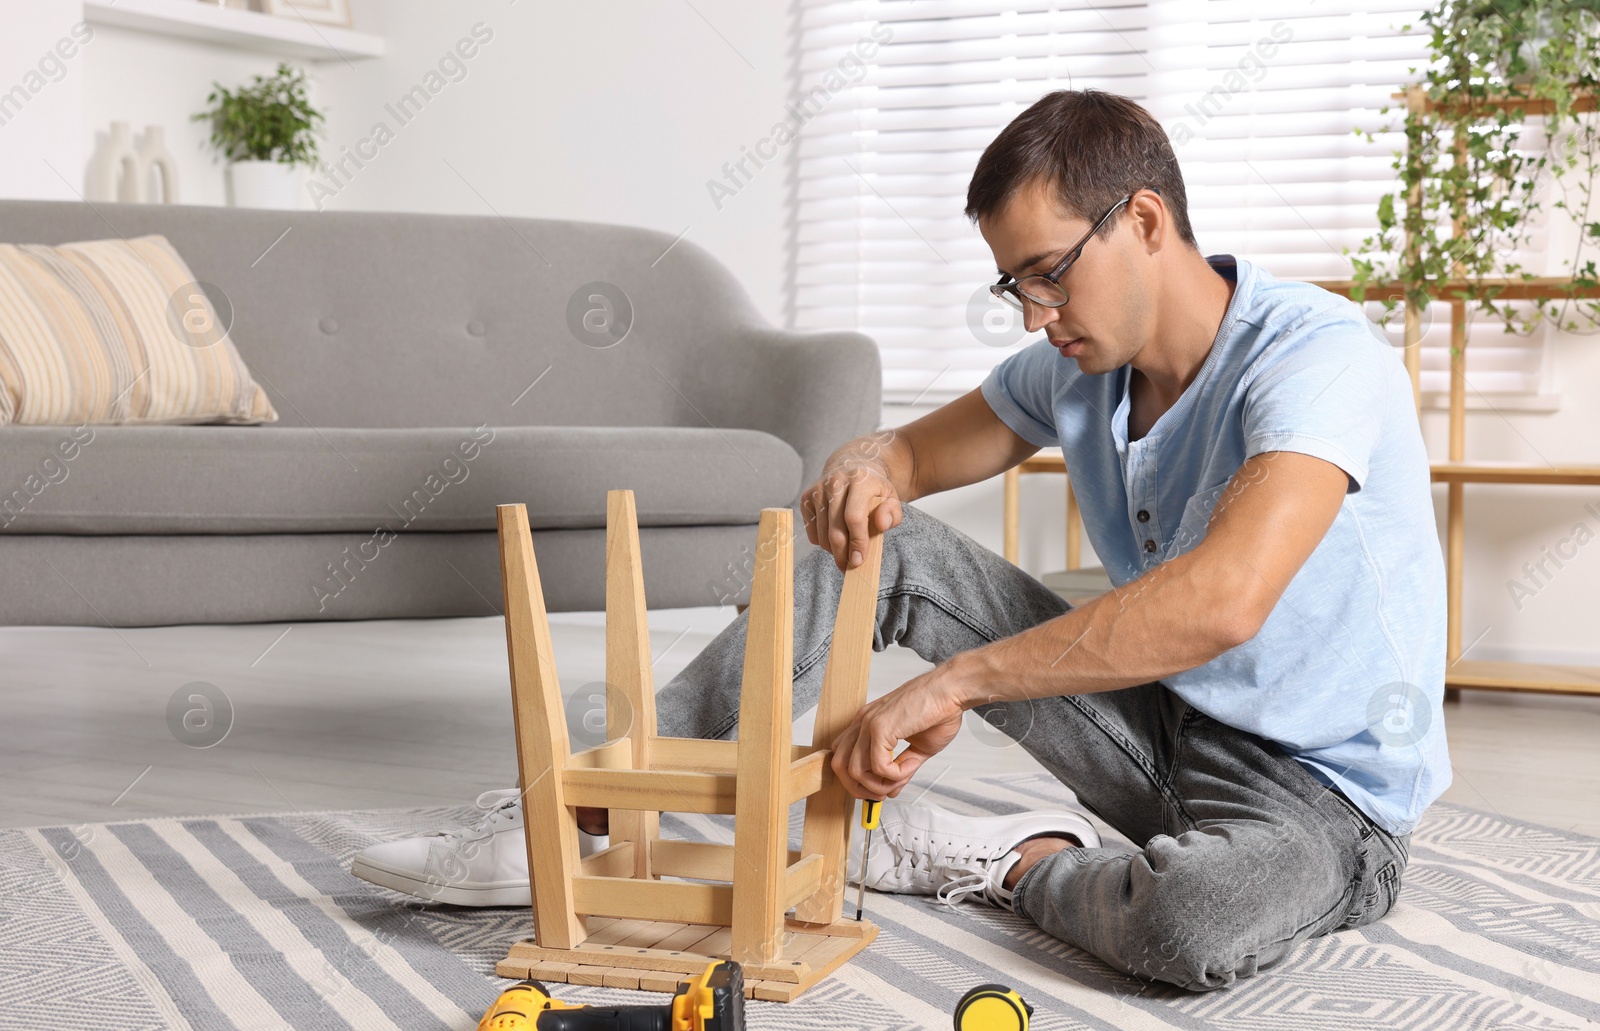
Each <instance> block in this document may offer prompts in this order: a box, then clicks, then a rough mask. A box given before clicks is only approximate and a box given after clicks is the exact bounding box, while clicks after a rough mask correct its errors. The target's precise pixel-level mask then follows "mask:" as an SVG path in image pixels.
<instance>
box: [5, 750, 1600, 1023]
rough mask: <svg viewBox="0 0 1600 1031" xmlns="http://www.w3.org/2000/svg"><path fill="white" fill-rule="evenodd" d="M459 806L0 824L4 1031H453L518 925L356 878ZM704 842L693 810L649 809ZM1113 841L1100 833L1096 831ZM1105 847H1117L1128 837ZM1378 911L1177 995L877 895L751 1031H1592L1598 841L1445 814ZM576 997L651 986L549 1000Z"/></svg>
mask: <svg viewBox="0 0 1600 1031" xmlns="http://www.w3.org/2000/svg"><path fill="white" fill-rule="evenodd" d="M929 797H930V799H931V800H934V801H937V802H939V803H940V804H942V805H944V806H946V807H948V808H952V809H956V810H966V811H971V812H977V811H980V810H979V808H978V807H977V805H976V804H975V803H977V802H978V801H979V800H980V799H981V800H983V801H984V803H985V807H986V808H988V809H990V811H1002V812H1012V811H1020V810H1023V809H1037V808H1041V807H1044V806H1052V805H1059V804H1063V803H1065V802H1066V801H1067V800H1068V799H1069V798H1070V796H1068V795H1067V793H1066V791H1065V789H1064V788H1062V787H1060V786H1059V785H1058V784H1056V783H1055V782H1054V781H1053V780H1051V779H1049V778H1048V777H1044V776H1042V775H1041V776H1038V777H1022V778H992V779H987V780H985V781H984V782H982V784H981V785H980V784H968V785H966V787H965V788H963V787H961V786H959V785H958V786H952V785H947V784H943V783H940V784H938V785H936V786H935V788H934V789H933V790H932V792H931V794H930V796H929ZM471 815H472V810H471V809H470V807H468V808H465V809H462V808H452V809H431V810H423V811H405V812H394V811H389V812H360V813H309V814H296V815H291V816H253V817H241V818H225V817H214V818H194V819H172V820H151V821H141V822H132V823H119V824H99V825H88V826H81V827H75V828H65V827H60V828H44V829H38V830H11V831H0V1027H4V1028H27V1029H30V1031H32V1029H44V1028H49V1029H68V1028H70V1029H72V1031H102V1029H104V1031H111V1029H116V1031H136V1029H146V1028H150V1029H155V1028H195V1029H210V1028H229V1029H231V1028H241V1029H245V1028H284V1027H292V1028H316V1029H322V1028H354V1029H360V1031H369V1029H374V1031H375V1029H380V1028H429V1029H437V1028H453V1029H463V1031H470V1029H472V1028H475V1027H476V1025H477V1020H478V1018H479V1017H480V1016H481V1015H482V1013H483V1011H484V1009H485V1008H486V1007H487V1006H488V1004H489V1003H490V1002H491V1001H492V1000H493V999H494V997H495V996H496V994H497V993H498V991H499V989H500V988H501V987H502V986H503V985H505V984H508V983H509V982H504V981H501V980H500V979H498V978H496V977H494V975H493V967H494V963H495V961H496V960H497V959H499V958H501V957H502V956H503V955H504V953H505V948H506V946H507V945H508V944H509V943H510V942H511V941H513V940H515V939H516V938H518V937H521V936H524V935H526V934H527V933H528V932H529V930H530V927H531V921H530V918H529V916H528V914H527V912H526V911H524V910H467V909H458V908H453V907H447V906H426V905H421V904H416V905H408V904H406V903H405V901H404V899H403V897H402V896H399V895H394V894H390V893H388V892H385V891H383V890H382V889H378V888H375V887H372V886H370V885H367V884H365V883H363V882H361V881H358V880H356V879H355V878H353V877H351V876H350V875H349V874H348V873H347V872H346V867H347V866H348V864H349V860H350V857H351V856H352V855H353V854H354V853H355V852H356V851H358V850H359V849H361V848H362V847H364V846H366V845H368V844H370V843H372V842H374V841H379V840H386V839H390V838H396V837H404V836H407V835H410V834H414V833H419V832H422V831H425V830H431V829H435V828H438V827H440V826H447V825H453V824H460V823H463V822H468V821H469V819H470V817H471ZM666 827H667V829H668V831H669V833H671V832H674V831H675V832H677V833H679V834H682V835H684V836H693V837H702V838H706V837H715V836H718V834H719V832H720V829H721V828H720V826H719V825H718V824H717V823H716V822H714V821H712V820H708V819H705V818H695V817H689V818H682V819H679V818H676V817H674V818H669V819H668V821H667V823H666ZM1107 840H1108V842H1114V841H1118V840H1119V839H1117V838H1116V837H1115V836H1114V835H1112V836H1110V837H1108V839H1107ZM1124 844H1125V842H1124ZM1412 857H1413V858H1412V862H1411V866H1410V868H1409V869H1408V870H1407V874H1406V880H1405V888H1404V892H1403V894H1402V896H1401V900H1400V903H1399V905H1398V906H1397V907H1396V908H1395V910H1394V911H1393V912H1392V913H1391V914H1390V915H1389V916H1388V917H1387V918H1386V919H1385V920H1383V921H1381V922H1380V923H1378V924H1376V925H1373V926H1369V927H1365V928H1362V929H1360V930H1356V931H1345V932H1341V933H1339V934H1336V935H1332V936H1329V937H1326V938H1322V939H1319V940H1317V941H1313V942H1308V943H1307V944H1305V945H1304V946H1302V947H1301V949H1300V950H1299V951H1298V952H1297V953H1296V954H1295V955H1294V956H1293V957H1292V958H1291V959H1290V960H1289V961H1287V962H1286V963H1285V964H1283V965H1282V966H1281V967H1279V968H1277V969H1275V970H1273V971H1270V972H1268V973H1266V974H1263V975H1260V976H1258V977H1256V978H1253V979H1249V980H1246V981H1241V982H1239V983H1238V984H1236V985H1235V986H1233V987H1231V988H1229V989H1225V990H1223V991H1219V992H1212V993H1208V994H1202V995H1191V994H1188V993H1185V992H1182V991H1181V990H1178V989H1172V988H1166V987H1162V986H1154V985H1146V984H1142V983H1141V982H1139V981H1136V980H1133V979H1131V978H1128V977H1124V976H1122V975H1119V974H1116V973H1115V972H1113V971H1111V970H1110V969H1108V968H1107V967H1105V966H1104V965H1102V964H1101V963H1100V962H1099V961H1097V960H1096V959H1094V958H1093V957H1091V956H1088V955H1086V954H1084V953H1081V952H1079V951H1077V950H1075V949H1073V948H1071V947H1069V946H1067V945H1064V944H1062V943H1061V942H1059V941H1056V940H1054V939H1052V938H1050V937H1048V936H1046V935H1044V934H1042V933H1040V932H1039V931H1038V930H1036V929H1035V928H1033V926H1032V925H1030V924H1028V923H1027V922H1026V921H1024V920H1022V919H1021V918H1019V917H1015V916H1012V915H1010V914H1006V913H1001V912H997V911H995V910H992V909H988V908H984V907H981V906H978V905H965V906H962V907H960V908H959V909H950V908H948V907H944V906H940V905H938V904H936V903H934V902H933V901H932V900H931V899H925V898H911V897H904V896H891V895H873V896H871V897H870V901H869V903H868V911H869V915H870V916H871V917H872V919H874V920H875V921H877V922H878V923H879V924H880V925H881V926H882V928H883V933H882V934H881V935H880V936H879V938H878V940H877V941H876V942H875V943H874V944H873V946H872V947H871V948H870V949H868V950H867V952H865V953H864V954H863V955H862V956H860V957H858V958H857V960H856V961H855V962H853V963H851V964H849V965H847V966H846V967H845V968H843V969H842V970H841V971H840V972H839V973H838V974H836V975H835V976H834V977H833V978H832V979H830V980H828V981H826V982H824V983H823V984H821V985H819V986H817V987H816V988H814V989H812V990H811V991H810V992H809V993H808V994H807V995H806V996H804V997H803V998H802V999H801V1000H800V1001H799V1002H796V1003H792V1004H788V1005H782V1004H777V1003H752V1004H751V1006H750V1010H749V1018H750V1019H749V1026H750V1027H752V1028H758V1029H759V1028H819V1029H820V1028H827V1029H832V1031H838V1029H849V1028H861V1029H889V1028H895V1029H899V1028H948V1027H949V1026H950V1016H949V1014H950V1012H951V1009H952V1007H953V1005H954V1003H955V1001H956V999H957V998H959V997H960V995H961V993H962V991H964V990H965V989H966V988H967V987H970V986H971V985H973V984H976V983H978V982H980V981H1002V982H1006V983H1008V984H1011V985H1013V986H1015V987H1016V988H1017V989H1018V990H1019V991H1020V992H1021V993H1022V995H1023V997H1024V998H1026V999H1028V1000H1029V1001H1030V1002H1032V1003H1033V1005H1034V1006H1035V1008H1036V1009H1037V1013H1036V1014H1035V1018H1034V1027H1036V1028H1038V1029H1040V1031H1058V1029H1065V1028H1096V1029H1144V1028H1161V1029H1168V1028H1174V1029H1175V1028H1183V1029H1194V1028H1264V1029H1281V1028H1294V1029H1296V1031H1315V1029H1321V1028H1328V1029H1335V1028H1336V1029H1339V1031H1350V1029H1361V1028H1401V1027H1403V1028H1416V1029H1428V1028H1439V1029H1450V1031H1464V1029H1476V1028H1544V1029H1552V1031H1554V1029H1566V1028H1572V1029H1577V1028H1592V1027H1594V1026H1595V1024H1596V1023H1597V1022H1600V839H1594V838H1586V837H1579V836H1577V835H1573V834H1566V833H1562V832H1559V831H1554V830H1550V829H1547V828H1542V827H1536V826H1532V825H1529V824H1523V823H1517V822H1514V821H1509V820H1505V819H1501V818H1499V817H1497V816H1494V815H1492V814H1488V813H1482V812H1478V811H1475V810H1471V809H1464V808H1460V807H1456V806H1447V805H1439V806H1436V807H1435V808H1434V809H1432V810H1431V811H1430V812H1429V814H1428V817H1427V819H1426V820H1425V821H1424V823H1423V825H1422V826H1421V828H1419V829H1418V831H1417V833H1416V835H1415V836H1414V837H1413V839H1412ZM558 994H559V995H560V996H561V997H563V998H567V999H569V1000H572V1001H577V1002H585V1001H587V1002H601V1001H606V1002H612V1003H619V1002H644V1001H651V1002H660V1001H661V1000H662V999H664V998H665V997H664V996H660V995H651V994H646V993H640V992H626V991H617V990H609V989H598V988H575V987H570V986H565V985H563V986H561V987H560V988H559V989H558Z"/></svg>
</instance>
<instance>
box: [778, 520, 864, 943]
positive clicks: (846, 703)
mask: <svg viewBox="0 0 1600 1031" xmlns="http://www.w3.org/2000/svg"><path fill="white" fill-rule="evenodd" d="M876 508H877V504H876V503H874V505H873V510H876ZM882 566H883V534H881V533H875V534H872V535H871V536H870V537H868V538H867V553H866V554H865V555H863V556H862V562H861V564H860V565H859V566H857V567H855V568H854V569H851V570H847V571H846V572H845V574H844V589H843V590H842V591H841V592H840V593H839V610H838V613H837V615H836V616H835V617H834V621H833V642H832V643H831V644H830V645H829V647H828V666H827V669H826V670H825V671H824V672H823V675H822V697H821V699H820V700H819V701H818V703H817V722H816V729H815V730H814V732H813V733H812V735H811V743H812V745H813V746H815V747H817V748H828V747H831V746H832V745H833V740H834V738H836V737H838V736H839V734H840V733H841V732H843V731H844V728H845V727H848V726H849V725H850V721H851V720H852V719H854V718H855V715H856V713H857V712H858V711H859V710H860V709H861V707H862V706H863V705H865V704H866V702H867V674H868V671H869V669H870V667H871V664H872V639H873V636H874V631H875V629H876V625H877V619H878V580H879V573H880V570H881V569H882ZM855 808H856V800H855V799H854V798H853V797H851V795H850V792H848V791H846V790H845V788H844V785H843V784H841V783H840V782H839V778H838V777H836V776H835V775H834V773H833V768H832V767H831V766H827V767H824V768H823V773H822V788H821V790H819V791H818V792H817V793H816V794H814V795H812V796H810V797H809V798H807V799H806V818H805V830H804V832H803V835H802V841H801V844H800V852H801V854H802V855H811V854H812V853H818V854H820V855H821V856H822V884H821V887H819V888H818V889H817V891H816V893H815V894H813V895H812V896H810V897H809V898H807V899H804V900H802V901H801V902H800V904H799V905H797V906H795V907H794V916H795V919H796V920H798V921H801V922H803V923H809V924H831V923H833V922H834V921H836V920H838V919H839V917H840V915H841V914H842V913H843V910H844V888H845V880H846V875H847V871H846V870H845V864H846V863H847V861H848V860H849V858H850V834H851V827H852V826H853V825H854V821H853V820H852V819H851V817H852V816H853V815H854V814H855Z"/></svg>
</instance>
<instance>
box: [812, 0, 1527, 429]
mask: <svg viewBox="0 0 1600 1031" xmlns="http://www.w3.org/2000/svg"><path fill="white" fill-rule="evenodd" d="M1419 13H1420V8H1419V7H1418V6H1417V5H1416V4H1415V3H1414V2H1413V0H1369V2H1357V0H1322V2H1319V3H1316V4H1303V5H1285V4H1281V3H1266V2H1262V0H1146V2H1125V3H1121V4H1113V3H1106V4H1100V5H1096V6H1089V5H1087V4H1081V3H1050V2H1037V0H1036V2H1031V3H1030V2H1016V0H1011V2H1007V3H1001V2H998V0H843V2H839V0H835V2H827V0H802V4H801V11H800V25H799V33H800V40H799V60H798V69H797V72H798V75H797V86H798V90H797V95H798V97H799V111H800V113H801V114H802V115H803V117H804V119H805V120H804V121H803V125H802V128H801V131H800V134H799V141H798V143H797V146H796V163H797V173H798V174H797V192H796V199H795V203H794V206H793V211H792V217H793V221H794V224H793V231H792V234H791V240H792V251H791V262H790V277H791V281H790V287H791V289H790V295H789V299H788V301H789V306H790V317H791V319H792V321H793V323H794V325H796V326H797V327H799V328H840V327H852V328H856V329H859V330H861V331H862V332H865V333H867V334H868V335H870V336H872V337H873V338H874V339H875V340H876V341H877V342H878V345H879V347H880V349H881V352H882V357H883V367H884V395H885V400H886V401H889V402H913V401H922V402H939V401H945V400H949V399H951V398H953V397H955V396H957V395H959V394H961V393H964V392H966V391H968V390H971V389H972V388H973V387H975V386H977V384H978V383H979V382H981V381H982V379H983V377H984V375H985V374H986V373H987V372H988V370H989V369H990V368H991V367H992V366H993V365H994V364H995V363H997V362H999V361H1000V360H1001V359H1003V358H1004V357H1005V356H1006V355H1008V354H1010V353H1012V352H1013V351H1015V350H1017V349H1018V348H1020V347H1022V346H1023V345H1024V344H1026V343H1027V342H1029V341H1031V340H1033V339H1036V337H1034V336H1029V335H1026V334H1025V333H1024V331H1023V328H1022V326H1021V324H1020V315H1016V314H1015V313H1013V312H1012V311H1011V310H1010V309H1009V308H1006V307H1004V306H1002V305H1000V304H999V303H998V302H995V301H993V300H992V299H991V298H990V297H989V295H988V293H987V290H986V287H987V285H988V284H989V283H991V282H993V281H994V260H993V257H992V255H991V254H990V253H989V250H988V248H987V247H986V246H985V245H984V243H983V240H982V238H981V237H980V236H979V235H978V233H977V230H976V228H974V227H972V226H971V225H970V224H969V223H968V222H967V221H966V219H965V218H964V217H963V216H962V214H961V209H962V207H963V205H964V204H965V199H966V188H967V182H968V179H969V178H970V176H971V173H972V169H973V167H974V166H975V164H976V163H977V160H978V156H979V154H980V153H981V152H982V150H983V148H984V147H985V146H986V145H987V144H988V143H989V141H990V140H991V139H993V138H994V136H995V135H996V134H997V133H998V132H999V131H1000V129H1001V128H1002V127H1004V126H1005V124H1006V123H1007V122H1009V121H1010V120H1011V119H1012V118H1013V117H1015V116H1016V115H1017V114H1019V113H1021V112H1022V111H1023V110H1024V109H1025V108H1026V107H1028V106H1029V105H1030V104H1032V103H1033V102H1034V101H1035V100H1037V99H1038V98H1039V97H1040V96H1042V95H1043V94H1044V93H1046V92H1049V91H1050V90H1054V89H1082V88H1086V87H1091V86H1092V87H1095V88H1099V89H1104V90H1108V91H1111V92H1115V93H1120V94H1123V95H1126V96H1129V97H1132V98H1133V99H1135V100H1137V101H1138V102H1139V103H1141V104H1143V105H1144V106H1145V107H1146V108H1147V109H1149V110H1150V112H1151V113H1152V114H1153V115H1154V116H1155V117H1156V118H1157V119H1158V120H1159V121H1160V122H1161V123H1162V125H1163V126H1164V127H1165V128H1166V130H1167V133H1168V135H1169V137H1171V139H1172V141H1173V145H1174V150H1175V152H1176V154H1177V156H1178V160H1179V162H1180V164H1181V166H1182V168H1183V172H1184V178H1185V182H1186V184H1187V187H1188V193H1189V212H1190V218H1191V221H1192V222H1193V225H1194V229H1195V235H1196V237H1197V239H1198V241H1199V243H1200V249H1201V250H1202V252H1204V253H1206V254H1216V253H1232V254H1237V255H1239V256H1241V257H1245V258H1248V259H1250V260H1252V261H1255V262H1257V263H1258V264H1260V265H1261V266H1263V267H1264V268H1266V269H1267V270H1268V271H1269V272H1272V273H1273V274H1274V275H1277V276H1279V277H1283V278H1296V279H1343V278H1348V276H1349V275H1350V268H1351V266H1350V262H1349V259H1348V258H1347V257H1346V256H1345V255H1344V254H1343V253H1342V249H1343V248H1346V247H1348V248H1350V249H1351V251H1352V252H1355V251H1357V250H1359V247H1360V244H1361V240H1362V238H1363V237H1364V236H1366V235H1368V234H1369V233H1371V232H1373V231H1374V230H1375V229H1376V215H1375V211H1376V208H1377V203H1378V198H1379V197H1380V196H1382V195H1383V194H1384V193H1385V192H1387V191H1388V190H1389V189H1390V188H1391V185H1392V184H1393V182H1394V181H1395V175H1396V173H1395V171H1394V169H1393V168H1392V167H1391V163H1392V161H1393V158H1392V151H1393V150H1394V149H1395V148H1398V147H1400V146H1402V145H1403V137H1402V136H1401V134H1400V133H1398V132H1383V131H1382V130H1384V129H1385V128H1386V127H1388V126H1391V125H1392V126H1395V127H1398V125H1399V121H1400V112H1399V111H1398V110H1391V111H1390V112H1389V113H1388V114H1386V115H1385V114H1379V109H1380V108H1382V107H1384V106H1385V105H1388V104H1391V103H1398V102H1394V101H1391V98H1390V94H1391V93H1393V92H1395V91H1396V90H1397V89H1398V88H1399V84H1401V83H1405V82H1408V81H1415V79H1416V78H1417V73H1416V72H1415V71H1413V69H1417V68H1419V67H1420V65H1421V63H1422V61H1423V60H1424V59H1425V55H1426V44H1427V39H1426V36H1425V35H1424V34H1423V32H1422V31H1421V30H1420V29H1419V28H1418V27H1417V26H1416V16H1417V15H1418V14H1419ZM1405 26H1410V28H1407V29H1404V31H1402V29H1403V27H1405ZM1356 127H1360V128H1361V129H1363V130H1367V131H1370V132H1374V133H1377V134H1378V135H1377V141H1376V142H1375V143H1368V142H1367V141H1365V140H1364V139H1362V138H1361V137H1358V136H1356V135H1355V133H1354V129H1355V128H1356ZM1521 260H1522V261H1523V263H1524V265H1525V266H1526V267H1528V268H1532V269H1536V270H1537V269H1542V268H1543V256H1542V255H1540V254H1524V255H1522V256H1521ZM1436 310H1437V312H1438V314H1439V317H1438V318H1437V320H1436V322H1437V324H1436V325H1434V326H1433V328H1431V329H1430V330H1429V331H1428V333H1427V334H1426V335H1425V336H1424V340H1423V345H1424V354H1423V365H1424V373H1423V376H1424V378H1423V389H1424V392H1431V391H1442V390H1444V389H1446V379H1447V376H1448V371H1447V370H1448V357H1447V356H1448V346H1449V330H1448V323H1447V320H1446V318H1445V315H1444V312H1445V309H1444V308H1443V307H1442V306H1436ZM1380 313H1381V306H1378V305H1371V306H1369V314H1370V315H1371V316H1373V317H1374V318H1376V317H1377V316H1378V315H1379V314H1380ZM1425 322H1426V320H1425ZM1402 325H1403V320H1402V319H1401V318H1400V316H1399V313H1398V312H1396V313H1395V316H1394V318H1393V321H1392V333H1391V338H1392V339H1394V340H1395V341H1396V342H1398V341H1399V339H1400V329H1401V327H1402ZM1540 333H1542V330H1541V331H1537V332H1536V334H1535V335H1534V336H1533V337H1520V338H1519V337H1511V336H1507V335H1505V334H1503V333H1496V332H1494V326H1493V325H1491V324H1489V323H1480V324H1477V325H1475V328H1474V330H1473V334H1472V337H1471V346H1470V348H1469V350H1468V355H1469V374H1470V375H1469V381H1470V383H1471V385H1472V390H1471V391H1470V392H1482V393H1483V394H1485V395H1489V396H1497V395H1498V396H1500V397H1506V396H1508V395H1524V396H1525V395H1530V394H1533V393H1535V392H1537V389H1538V386H1539V380H1540V365H1541V362H1542V358H1543V348H1542V340H1541V337H1540V335H1539V334H1540Z"/></svg>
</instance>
